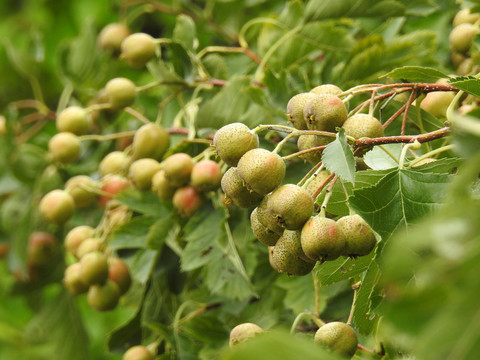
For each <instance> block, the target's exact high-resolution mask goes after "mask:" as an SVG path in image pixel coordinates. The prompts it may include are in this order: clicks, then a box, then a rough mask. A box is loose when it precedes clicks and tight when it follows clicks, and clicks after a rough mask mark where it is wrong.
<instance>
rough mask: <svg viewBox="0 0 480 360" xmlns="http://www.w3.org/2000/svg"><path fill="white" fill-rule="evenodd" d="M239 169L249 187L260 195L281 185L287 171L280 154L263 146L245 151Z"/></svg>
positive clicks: (239, 173) (241, 176)
mask: <svg viewBox="0 0 480 360" xmlns="http://www.w3.org/2000/svg"><path fill="white" fill-rule="evenodd" d="M237 169H238V175H240V178H242V180H243V181H245V183H246V185H247V188H249V189H251V190H253V191H255V192H256V193H258V194H260V195H266V194H268V193H269V192H270V191H272V190H274V189H275V188H276V187H277V186H279V185H280V183H281V182H282V180H283V178H284V177H285V171H286V170H285V162H284V161H283V159H282V157H281V156H280V155H278V154H276V153H273V152H271V151H268V150H266V149H262V148H257V149H252V150H250V151H248V152H247V153H245V154H244V155H243V156H242V158H241V159H240V161H239V162H238V167H237Z"/></svg>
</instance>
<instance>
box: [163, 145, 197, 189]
mask: <svg viewBox="0 0 480 360" xmlns="http://www.w3.org/2000/svg"><path fill="white" fill-rule="evenodd" d="M162 165H163V166H162V169H163V171H165V177H166V178H167V179H168V181H169V182H170V184H172V185H174V186H178V187H179V186H183V185H186V184H187V183H188V182H189V181H190V174H191V173H192V169H193V166H194V165H195V163H194V161H193V159H192V157H191V156H190V155H188V154H186V153H176V154H173V155H171V156H169V157H168V158H166V159H165V160H164V161H163V163H162Z"/></svg>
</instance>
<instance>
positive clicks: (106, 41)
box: [97, 23, 130, 54]
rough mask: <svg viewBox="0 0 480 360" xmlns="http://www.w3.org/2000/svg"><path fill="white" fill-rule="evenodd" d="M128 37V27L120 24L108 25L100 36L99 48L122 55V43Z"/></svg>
mask: <svg viewBox="0 0 480 360" xmlns="http://www.w3.org/2000/svg"><path fill="white" fill-rule="evenodd" d="M128 35H130V29H129V28H128V27H127V26H126V25H124V24H120V23H111V24H108V25H107V26H105V27H104V28H103V29H102V31H100V34H98V40H97V42H98V46H99V47H100V48H101V49H102V50H106V51H110V52H112V53H113V54H118V53H120V46H121V45H122V41H123V40H124V39H125V38H126V37H127V36H128Z"/></svg>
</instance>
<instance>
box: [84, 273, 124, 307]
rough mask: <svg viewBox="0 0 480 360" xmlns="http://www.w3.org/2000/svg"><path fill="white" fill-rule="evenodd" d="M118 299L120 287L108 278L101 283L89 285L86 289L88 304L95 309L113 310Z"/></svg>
mask: <svg viewBox="0 0 480 360" xmlns="http://www.w3.org/2000/svg"><path fill="white" fill-rule="evenodd" d="M119 299H120V289H119V288H118V285H117V284H116V283H114V282H113V281H112V280H110V279H108V280H107V281H106V282H105V283H103V284H95V285H91V286H90V288H89V289H88V295H87V301H88V304H89V305H90V306H91V307H92V308H93V309H95V310H98V311H108V310H113V309H115V307H116V306H117V304H118V300H119Z"/></svg>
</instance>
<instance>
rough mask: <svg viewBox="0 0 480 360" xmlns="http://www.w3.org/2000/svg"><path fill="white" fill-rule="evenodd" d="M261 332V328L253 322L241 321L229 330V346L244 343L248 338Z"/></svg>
mask: <svg viewBox="0 0 480 360" xmlns="http://www.w3.org/2000/svg"><path fill="white" fill-rule="evenodd" d="M260 333H263V329H262V328H261V327H260V326H258V325H257V324H254V323H243V324H239V325H237V326H235V327H234V328H233V329H232V331H230V347H234V346H237V345H238V344H241V343H244V342H245V341H247V340H248V339H250V338H252V337H254V336H256V335H257V334H260Z"/></svg>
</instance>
